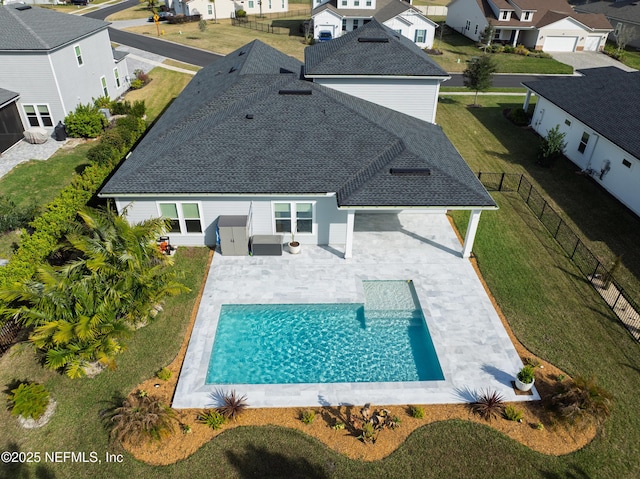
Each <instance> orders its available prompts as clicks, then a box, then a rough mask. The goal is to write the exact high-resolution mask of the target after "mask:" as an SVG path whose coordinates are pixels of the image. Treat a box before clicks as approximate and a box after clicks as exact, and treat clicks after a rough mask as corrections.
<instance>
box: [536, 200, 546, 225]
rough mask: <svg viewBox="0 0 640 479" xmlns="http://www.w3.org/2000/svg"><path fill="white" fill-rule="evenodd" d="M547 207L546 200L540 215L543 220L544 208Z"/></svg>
mask: <svg viewBox="0 0 640 479" xmlns="http://www.w3.org/2000/svg"><path fill="white" fill-rule="evenodd" d="M546 207H547V202H546V200H545V202H544V203H543V204H542V210H540V216H539V218H538V219H539V220H540V221H542V217H543V216H544V209H545V208H546Z"/></svg>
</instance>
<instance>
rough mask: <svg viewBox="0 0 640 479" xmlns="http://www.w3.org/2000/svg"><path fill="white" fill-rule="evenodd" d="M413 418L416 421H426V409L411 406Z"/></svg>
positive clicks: (410, 410)
mask: <svg viewBox="0 0 640 479" xmlns="http://www.w3.org/2000/svg"><path fill="white" fill-rule="evenodd" d="M409 412H410V413H411V417H414V418H416V419H424V408H423V407H421V406H409Z"/></svg>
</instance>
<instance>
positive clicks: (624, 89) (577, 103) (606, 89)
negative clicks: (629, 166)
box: [523, 67, 640, 158]
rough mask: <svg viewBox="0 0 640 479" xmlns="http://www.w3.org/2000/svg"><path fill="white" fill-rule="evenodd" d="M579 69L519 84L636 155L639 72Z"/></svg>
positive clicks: (638, 143)
mask: <svg viewBox="0 0 640 479" xmlns="http://www.w3.org/2000/svg"><path fill="white" fill-rule="evenodd" d="M580 73H583V74H584V75H585V76H582V77H562V78H545V79H544V80H537V81H531V82H524V83H523V85H525V86H526V87H527V88H529V89H531V90H533V91H534V92H535V93H536V94H537V95H539V96H541V97H544V98H546V99H547V100H549V101H550V102H551V103H553V104H555V105H557V106H558V107H560V108H562V109H563V110H564V111H566V112H567V113H568V114H570V115H571V116H573V117H575V118H577V119H578V120H580V121H581V122H582V123H584V124H585V125H587V126H589V127H590V128H592V129H593V130H595V131H596V132H598V134H600V135H602V136H604V137H605V138H607V139H608V140H610V141H611V142H613V143H614V144H616V145H618V146H619V147H620V148H622V149H623V150H625V151H627V152H628V153H630V154H632V155H633V156H635V157H636V158H640V135H639V134H638V131H640V116H639V115H638V108H637V105H640V72H625V71H623V70H620V69H619V68H616V67H605V68H592V69H586V70H580Z"/></svg>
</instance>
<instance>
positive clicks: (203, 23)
mask: <svg viewBox="0 0 640 479" xmlns="http://www.w3.org/2000/svg"><path fill="white" fill-rule="evenodd" d="M206 29H207V21H206V20H200V21H199V22H198V30H200V31H201V32H202V33H204V32H205V30H206Z"/></svg>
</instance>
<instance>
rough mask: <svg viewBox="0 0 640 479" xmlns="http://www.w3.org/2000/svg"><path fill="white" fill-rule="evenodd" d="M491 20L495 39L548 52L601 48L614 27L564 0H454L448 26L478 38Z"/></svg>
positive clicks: (451, 4) (603, 17) (450, 8)
mask: <svg viewBox="0 0 640 479" xmlns="http://www.w3.org/2000/svg"><path fill="white" fill-rule="evenodd" d="M489 23H491V25H493V26H494V27H495V29H496V30H495V35H494V37H493V40H492V41H494V42H503V43H509V44H511V45H513V46H516V45H519V44H522V45H524V46H525V47H527V48H529V49H532V50H543V51H545V52H577V51H582V50H588V51H600V50H602V49H603V48H604V45H605V43H606V39H607V35H608V34H609V32H611V30H612V28H611V25H610V24H609V21H608V20H607V18H606V17H605V16H604V15H602V14H585V13H575V12H574V11H573V9H572V7H571V5H569V4H568V3H567V2H566V1H565V0H453V1H452V2H451V3H450V4H449V6H448V12H447V25H448V26H450V27H451V28H453V29H454V30H456V31H457V32H460V33H462V34H463V35H464V36H466V37H468V38H470V39H472V40H475V41H479V40H480V35H481V34H482V32H483V31H484V29H485V28H486V27H487V25H488V24H489Z"/></svg>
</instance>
